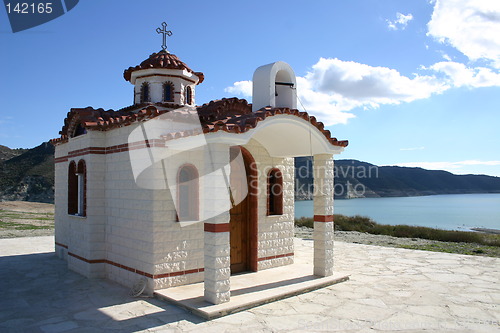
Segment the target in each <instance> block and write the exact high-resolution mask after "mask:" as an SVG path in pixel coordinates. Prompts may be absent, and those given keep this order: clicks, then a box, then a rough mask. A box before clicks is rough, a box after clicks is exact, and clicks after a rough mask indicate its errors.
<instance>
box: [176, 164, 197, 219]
mask: <svg viewBox="0 0 500 333" xmlns="http://www.w3.org/2000/svg"><path fill="white" fill-rule="evenodd" d="M177 180H178V181H177V219H178V221H197V220H198V219H199V213H198V207H199V203H198V200H199V199H198V198H199V187H198V171H197V170H196V167H194V166H193V165H189V164H186V165H184V166H182V167H180V168H179V172H178V174H177Z"/></svg>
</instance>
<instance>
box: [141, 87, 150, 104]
mask: <svg viewBox="0 0 500 333" xmlns="http://www.w3.org/2000/svg"><path fill="white" fill-rule="evenodd" d="M146 102H149V83H147V82H144V83H143V84H142V86H141V103H146Z"/></svg>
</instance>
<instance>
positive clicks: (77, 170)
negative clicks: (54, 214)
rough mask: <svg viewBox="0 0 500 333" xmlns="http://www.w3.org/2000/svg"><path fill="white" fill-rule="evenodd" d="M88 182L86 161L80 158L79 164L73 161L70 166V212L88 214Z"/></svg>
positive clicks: (79, 214) (81, 214)
mask: <svg viewBox="0 0 500 333" xmlns="http://www.w3.org/2000/svg"><path fill="white" fill-rule="evenodd" d="M86 182H87V171H86V167H85V161H84V160H80V162H78V166H77V165H76V163H75V162H74V161H72V162H71V163H70V164H69V168H68V214H71V215H78V216H86V210H87V207H86V206H87V203H86V200H87V196H86V188H87V184H86Z"/></svg>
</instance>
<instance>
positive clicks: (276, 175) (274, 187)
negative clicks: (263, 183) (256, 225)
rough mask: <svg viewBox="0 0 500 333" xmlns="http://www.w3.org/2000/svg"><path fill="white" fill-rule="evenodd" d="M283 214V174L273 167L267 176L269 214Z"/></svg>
mask: <svg viewBox="0 0 500 333" xmlns="http://www.w3.org/2000/svg"><path fill="white" fill-rule="evenodd" d="M282 214H283V175H282V174H281V171H280V170H279V169H271V171H269V175H268V176H267V215H282Z"/></svg>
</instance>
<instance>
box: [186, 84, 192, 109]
mask: <svg viewBox="0 0 500 333" xmlns="http://www.w3.org/2000/svg"><path fill="white" fill-rule="evenodd" d="M185 92H186V96H185V99H186V104H188V105H191V104H193V91H192V90H191V87H190V86H187V87H186V91H185Z"/></svg>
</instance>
